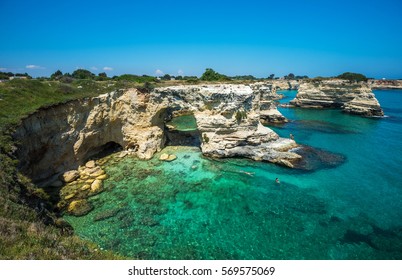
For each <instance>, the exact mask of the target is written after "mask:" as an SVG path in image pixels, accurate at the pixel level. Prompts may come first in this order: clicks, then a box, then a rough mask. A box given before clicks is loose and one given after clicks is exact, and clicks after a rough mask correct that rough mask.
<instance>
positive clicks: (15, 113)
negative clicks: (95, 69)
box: [0, 79, 127, 128]
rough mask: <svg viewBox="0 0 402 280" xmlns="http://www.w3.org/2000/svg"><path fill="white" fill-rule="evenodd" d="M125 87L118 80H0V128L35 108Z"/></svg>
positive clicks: (16, 120) (12, 123)
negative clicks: (63, 81)
mask: <svg viewBox="0 0 402 280" xmlns="http://www.w3.org/2000/svg"><path fill="white" fill-rule="evenodd" d="M124 86H127V85H125V84H123V83H121V82H114V83H108V82H107V81H105V82H95V81H91V80H75V81H73V82H72V83H61V82H57V81H39V80H19V79H14V80H11V81H6V82H2V83H0V127H2V128H4V126H5V125H10V124H11V125H14V124H16V123H18V121H19V120H20V119H21V118H22V117H24V116H26V115H28V114H29V113H32V112H34V111H35V110H37V109H38V108H40V107H42V106H46V105H52V104H56V103H60V102H65V101H68V100H73V99H77V98H83V97H91V96H97V95H99V94H102V93H106V92H111V91H113V90H114V89H116V88H121V87H124Z"/></svg>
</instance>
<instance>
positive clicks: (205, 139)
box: [202, 133, 209, 144]
mask: <svg viewBox="0 0 402 280" xmlns="http://www.w3.org/2000/svg"><path fill="white" fill-rule="evenodd" d="M202 139H203V140H204V142H205V143H207V144H208V142H209V137H208V136H207V134H206V133H204V134H203V135H202Z"/></svg>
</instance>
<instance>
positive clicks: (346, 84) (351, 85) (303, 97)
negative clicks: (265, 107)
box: [290, 79, 384, 117]
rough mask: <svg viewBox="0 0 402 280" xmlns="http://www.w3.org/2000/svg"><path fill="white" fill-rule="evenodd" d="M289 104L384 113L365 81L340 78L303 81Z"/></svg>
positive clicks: (352, 111)
mask: <svg viewBox="0 0 402 280" xmlns="http://www.w3.org/2000/svg"><path fill="white" fill-rule="evenodd" d="M290 104H291V105H294V106H296V107H303V108H341V109H342V110H343V111H344V112H347V113H351V114H357V115H362V116H365V117H373V116H383V115H384V113H383V111H382V109H381V107H380V104H379V103H378V101H377V99H376V98H375V96H374V94H373V92H372V91H371V88H370V86H369V85H368V84H367V83H366V82H350V81H347V80H340V79H330V80H319V81H304V82H302V83H301V84H300V86H299V90H298V93H297V95H296V98H295V99H293V100H292V101H291V102H290Z"/></svg>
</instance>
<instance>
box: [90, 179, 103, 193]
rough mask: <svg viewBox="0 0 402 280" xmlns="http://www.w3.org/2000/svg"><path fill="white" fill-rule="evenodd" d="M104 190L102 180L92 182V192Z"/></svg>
mask: <svg viewBox="0 0 402 280" xmlns="http://www.w3.org/2000/svg"><path fill="white" fill-rule="evenodd" d="M100 191H102V180H98V179H96V180H95V181H93V183H92V184H91V192H93V193H98V192H100Z"/></svg>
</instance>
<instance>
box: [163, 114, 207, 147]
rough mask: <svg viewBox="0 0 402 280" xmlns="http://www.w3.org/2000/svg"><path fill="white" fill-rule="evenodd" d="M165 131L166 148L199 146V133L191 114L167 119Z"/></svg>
mask: <svg viewBox="0 0 402 280" xmlns="http://www.w3.org/2000/svg"><path fill="white" fill-rule="evenodd" d="M165 131H166V139H167V141H166V145H168V146H196V147H199V146H201V136H200V132H199V131H198V128H197V122H196V119H195V117H194V114H192V113H189V114H183V115H178V116H173V117H171V118H169V121H167V122H166V123H165Z"/></svg>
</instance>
